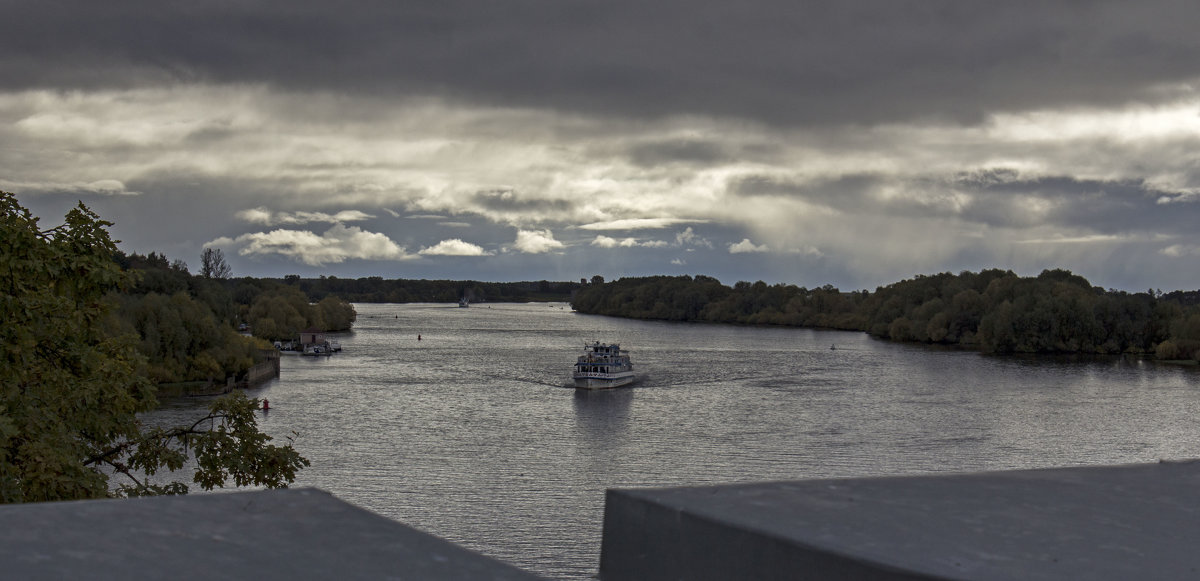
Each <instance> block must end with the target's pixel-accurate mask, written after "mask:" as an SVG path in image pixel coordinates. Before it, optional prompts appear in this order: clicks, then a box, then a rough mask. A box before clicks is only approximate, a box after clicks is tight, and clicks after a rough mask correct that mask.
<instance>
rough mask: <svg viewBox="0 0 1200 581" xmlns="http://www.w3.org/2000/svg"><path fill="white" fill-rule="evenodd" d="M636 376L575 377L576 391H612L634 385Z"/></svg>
mask: <svg viewBox="0 0 1200 581" xmlns="http://www.w3.org/2000/svg"><path fill="white" fill-rule="evenodd" d="M633 380H634V375H633V373H632V372H630V373H619V374H613V375H587V376H579V375H577V376H575V388H576V389H612V388H614V387H621V386H624V385H629V384H631V383H633Z"/></svg>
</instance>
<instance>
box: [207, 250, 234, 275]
mask: <svg viewBox="0 0 1200 581" xmlns="http://www.w3.org/2000/svg"><path fill="white" fill-rule="evenodd" d="M200 276H202V277H204V278H217V279H226V278H229V277H231V276H233V269H232V268H229V263H228V262H225V253H224V252H221V249H220V248H205V249H204V252H202V253H200Z"/></svg>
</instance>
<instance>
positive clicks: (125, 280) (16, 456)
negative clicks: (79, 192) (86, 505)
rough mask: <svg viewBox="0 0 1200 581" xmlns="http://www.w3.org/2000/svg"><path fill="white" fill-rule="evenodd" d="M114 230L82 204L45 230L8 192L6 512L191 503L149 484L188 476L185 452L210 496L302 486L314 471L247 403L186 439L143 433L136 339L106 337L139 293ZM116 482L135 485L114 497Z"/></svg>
mask: <svg viewBox="0 0 1200 581" xmlns="http://www.w3.org/2000/svg"><path fill="white" fill-rule="evenodd" d="M111 225H112V224H111V222H106V221H104V220H101V219H100V218H99V216H97V215H96V214H94V213H92V212H91V211H90V210H88V209H87V207H85V206H84V205H83V204H79V205H78V206H77V207H76V208H74V209H72V210H71V211H70V213H68V214H67V216H66V220H65V222H64V223H63V225H61V226H58V227H55V228H51V229H48V230H42V229H41V228H40V227H39V226H38V219H37V218H35V217H34V216H32V215H31V214H30V213H29V211H28V210H27V209H25V208H23V207H21V205H20V204H19V203H18V202H17V199H16V197H15V196H14V195H13V194H10V193H6V192H0V320H3V321H4V324H3V325H0V502H32V501H47V500H70V499H81V498H102V497H106V496H114V495H117V496H120V495H134V494H137V495H144V494H164V493H182V492H186V491H187V486H186V485H183V484H182V483H172V484H165V485H156V484H152V483H150V482H149V480H148V477H149V476H153V475H154V474H155V473H157V472H158V471H160V470H163V469H165V470H167V471H175V470H179V469H181V468H182V467H183V466H184V465H185V464H186V460H187V454H188V453H189V452H191V453H192V454H193V455H194V456H195V457H196V462H197V469H196V473H195V475H194V477H193V480H194V481H195V482H196V483H198V484H200V486H202V487H204V488H205V489H211V488H213V487H216V486H222V485H223V484H224V483H225V482H226V481H227V480H230V479H232V481H233V483H234V484H235V485H237V486H244V485H262V486H267V487H275V486H284V485H286V484H287V483H290V482H292V481H294V479H295V474H296V471H297V470H298V469H299V468H301V467H302V466H306V465H308V461H307V460H305V459H303V458H302V457H300V456H299V454H298V453H297V452H296V451H295V450H294V449H293V448H292V446H291V443H290V442H289V443H288V444H286V445H283V446H275V445H270V444H268V442H269V441H270V440H271V438H270V437H269V436H267V435H265V434H263V433H261V432H260V431H259V430H258V426H257V424H256V423H255V421H254V409H255V407H256V405H257V402H255V401H254V400H250V399H247V398H245V397H244V396H240V395H235V396H234V397H228V398H222V399H220V400H217V401H216V402H215V403H214V404H213V407H212V409H211V411H210V414H209V416H208V417H206V418H203V419H202V420H200V421H198V422H196V423H194V424H192V425H191V426H190V427H187V428H180V429H176V430H175V431H171V430H156V429H145V428H144V427H143V426H142V424H141V422H140V420H139V419H138V417H137V416H138V414H140V413H143V412H146V411H150V410H152V409H154V408H155V407H156V406H157V405H158V402H157V400H156V399H155V396H154V388H153V386H152V385H151V383H150V381H149V380H148V379H147V378H146V376H145V373H144V372H143V371H142V370H143V369H144V367H145V360H144V358H143V357H142V356H141V355H139V354H138V352H137V350H136V348H135V346H136V341H137V339H136V338H134V337H130V336H111V335H110V334H108V333H106V332H105V331H104V324H103V321H104V319H105V317H106V315H107V313H108V311H109V309H110V304H109V303H108V302H107V301H106V299H105V297H106V295H108V294H109V292H110V291H112V290H116V289H121V288H125V287H127V286H128V285H129V284H130V282H131V280H130V279H131V276H130V275H129V273H127V272H125V271H122V270H121V268H120V267H119V266H118V265H117V264H116V263H115V262H114V261H113V256H114V254H115V253H116V252H117V248H116V244H115V243H114V242H113V240H112V239H111V238H109V235H108V231H107V227H108V226H111ZM206 423H207V425H208V428H207V429H205V428H204V426H205V425H206ZM114 473H116V474H124V475H125V476H127V477H129V478H131V479H132V481H133V484H132V485H123V486H121V487H120V488H118V489H116V490H110V487H109V478H110V476H111V475H112V474H114Z"/></svg>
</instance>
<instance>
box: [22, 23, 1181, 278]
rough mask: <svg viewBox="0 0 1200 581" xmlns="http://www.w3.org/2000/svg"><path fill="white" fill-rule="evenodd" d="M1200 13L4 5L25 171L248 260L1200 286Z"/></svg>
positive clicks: (269, 273)
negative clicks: (1048, 278) (1061, 277)
mask: <svg viewBox="0 0 1200 581" xmlns="http://www.w3.org/2000/svg"><path fill="white" fill-rule="evenodd" d="M1197 23H1200V3H1197V2H1194V1H1192V0H1181V1H1175V0H1148V1H1142V2H1127V1H1112V2H1103V1H1096V2H1091V1H1080V0H1071V1H1022V0H1017V1H1011V2H964V1H962V0H941V1H937V0H921V1H913V0H848V1H844V2H811V1H797V0H748V1H742V2H728V1H720V2H718V1H713V0H688V1H681V0H658V1H654V2H646V1H644V0H636V1H634V0H507V1H504V2H498V1H487V0H473V1H469V2H468V1H463V0H438V1H437V2H415V1H395V0H387V1H383V0H378V1H377V0H343V1H340V2H336V3H334V2H315V1H312V0H286V1H284V0H277V1H276V0H271V1H262V0H189V1H187V2H178V1H164V0H153V1H149V0H133V1H118V2H95V1H92V0H86V1H84V0H36V1H28V2H27V1H18V0H0V190H3V191H9V192H13V193H15V194H16V195H17V197H18V199H19V200H20V202H21V203H22V204H23V205H25V206H26V207H27V208H29V209H30V210H31V211H33V212H34V213H35V214H36V215H38V216H40V217H41V218H42V223H43V225H44V226H46V227H50V226H53V225H57V224H59V223H61V220H62V216H63V215H64V214H65V213H66V212H67V211H68V210H69V209H70V208H71V207H73V206H74V205H75V204H77V203H79V202H83V203H84V204H85V205H87V206H88V207H89V208H91V209H92V210H94V211H96V212H97V213H98V214H100V216H101V217H103V218H105V219H107V220H110V221H112V222H113V223H114V225H113V226H112V228H111V230H112V232H113V235H114V237H115V238H117V239H120V240H121V241H122V242H121V247H122V249H124V250H126V251H127V252H140V253H148V252H151V251H156V252H160V253H164V254H166V255H167V256H168V257H169V258H170V259H173V260H174V259H179V260H183V261H185V262H187V263H188V264H189V265H190V266H191V267H192V270H193V272H195V271H196V270H197V268H198V266H199V263H200V254H201V253H202V252H203V250H204V249H205V248H216V249H219V250H221V251H222V253H223V254H224V255H225V256H226V258H227V260H228V262H229V264H230V266H231V267H232V268H233V271H234V274H235V276H256V277H278V276H283V275H286V274H299V275H301V276H304V277H315V276H318V275H333V276H338V277H363V276H382V277H384V278H429V279H473V280H486V281H514V280H556V281H560V280H578V279H580V278H590V277H592V276H593V275H597V274H598V275H601V276H603V277H605V278H606V279H609V280H613V279H617V278H621V277H627V276H646V275H656V274H667V275H677V274H692V275H696V274H703V275H707V276H714V277H716V278H718V279H720V280H721V281H722V282H724V283H725V284H733V283H734V282H736V281H740V280H746V281H757V280H763V281H765V282H768V283H771V284H775V283H788V284H796V285H799V286H806V287H809V288H812V287H817V286H822V285H825V284H832V285H834V286H837V287H839V288H841V289H843V290H854V289H874V288H875V287H877V286H880V285H885V284H889V283H891V282H895V281H898V280H901V279H905V278H911V277H913V276H915V275H918V274H934V273H939V272H947V271H948V272H959V271H962V270H970V271H978V270H981V269H985V268H1000V269H1011V270H1013V271H1015V272H1017V273H1018V274H1021V275H1025V276H1031V275H1036V274H1037V273H1039V272H1041V271H1042V270H1043V269H1047V268H1064V269H1068V270H1071V271H1073V272H1075V273H1077V274H1080V275H1083V276H1085V277H1087V278H1088V279H1089V280H1090V281H1091V282H1092V283H1093V284H1095V285H1098V286H1102V287H1105V288H1117V289H1122V290H1130V291H1138V290H1145V289H1147V288H1158V289H1162V290H1164V291H1167V290H1194V289H1197V288H1200V228H1197V224H1198V222H1200V158H1198V155H1200V34H1196V31H1195V28H1196V24H1197Z"/></svg>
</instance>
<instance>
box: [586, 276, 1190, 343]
mask: <svg viewBox="0 0 1200 581" xmlns="http://www.w3.org/2000/svg"><path fill="white" fill-rule="evenodd" d="M1198 304H1200V291H1187V292H1185V291H1175V292H1171V293H1167V294H1163V293H1161V292H1160V291H1146V292H1139V293H1129V292H1124V291H1119V290H1114V289H1108V290H1105V289H1102V288H1100V287H1095V286H1093V285H1092V284H1091V283H1090V282H1088V281H1087V279H1085V278H1084V277H1082V276H1079V275H1076V274H1073V273H1071V272H1069V271H1066V270H1058V269H1056V270H1046V271H1043V272H1042V273H1041V274H1040V275H1038V276H1036V277H1021V276H1018V275H1016V274H1014V273H1013V272H1012V271H1007V270H998V269H991V270H983V271H981V272H977V273H975V272H967V271H963V272H961V273H959V274H951V273H941V274H935V275H930V276H925V275H921V276H916V277H914V278H912V279H906V280H902V281H900V282H896V283H893V284H890V285H887V286H883V287H879V288H877V289H876V290H875V292H869V291H866V290H861V291H858V290H856V291H850V292H842V291H840V290H839V289H837V288H834V287H832V286H830V285H826V286H823V287H820V288H814V289H808V288H804V287H797V286H795V285H784V284H777V285H767V284H766V283H763V282H761V281H759V282H755V283H749V282H738V283H736V284H735V285H733V286H732V287H729V286H725V285H723V284H721V283H720V281H718V280H716V279H714V278H711V277H707V276H702V275H701V276H695V277H692V276H653V277H640V278H622V279H620V280H617V281H613V282H608V283H605V282H603V281H602V280H601V279H598V277H597V278H596V279H594V280H593V283H592V284H588V285H586V286H584V287H583V288H581V289H580V290H579V292H578V293H577V294H576V296H575V298H574V299H573V300H572V307H573V308H574V309H575V310H576V311H578V312H581V313H590V314H599V315H608V316H617V317H628V318H635V319H659V320H669V321H698V322H712V323H737V324H751V325H784V326H796V327H818V328H829V329H841V330H849V331H863V332H866V333H869V334H871V335H872V336H875V337H880V338H884V339H891V340H896V341H911V342H920V343H931V344H944V345H956V346H960V347H964V348H969V349H974V350H979V351H982V352H985V353H1096V354H1116V353H1138V354H1152V355H1154V356H1155V357H1156V358H1158V359H1163V360H1179V359H1188V360H1196V359H1197V358H1200V307H1198V306H1197V305H1198Z"/></svg>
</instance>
